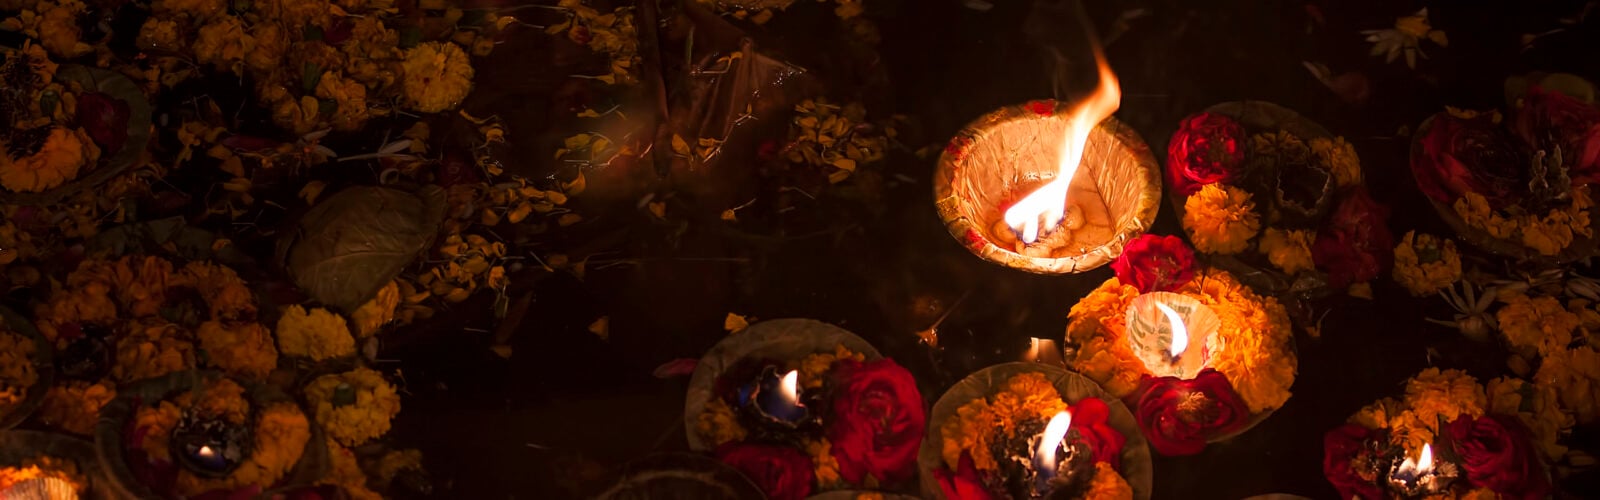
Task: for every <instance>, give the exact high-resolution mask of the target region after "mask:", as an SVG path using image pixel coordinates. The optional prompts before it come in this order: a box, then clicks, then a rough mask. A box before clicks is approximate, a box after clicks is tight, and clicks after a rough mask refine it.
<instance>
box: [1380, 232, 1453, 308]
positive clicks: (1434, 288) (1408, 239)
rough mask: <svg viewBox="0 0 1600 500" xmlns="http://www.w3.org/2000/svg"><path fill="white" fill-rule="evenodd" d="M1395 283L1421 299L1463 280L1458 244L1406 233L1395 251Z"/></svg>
mask: <svg viewBox="0 0 1600 500" xmlns="http://www.w3.org/2000/svg"><path fill="white" fill-rule="evenodd" d="M1394 280H1395V282H1397V283H1400V286H1403V287H1405V288H1406V290H1409V291H1410V292H1411V294H1412V295H1415V296H1418V297H1422V296H1425V295H1432V294H1434V293H1438V292H1439V291H1440V290H1443V289H1445V288H1449V287H1450V286H1451V285H1454V284H1455V283H1456V281H1460V280H1461V254H1459V253H1457V252H1456V242H1455V241H1454V240H1448V239H1443V238H1439V237H1436V236H1433V235H1430V234H1417V232H1416V231H1408V232H1406V236H1405V238H1402V239H1401V240H1400V245H1399V246H1396V247H1395V248H1394Z"/></svg>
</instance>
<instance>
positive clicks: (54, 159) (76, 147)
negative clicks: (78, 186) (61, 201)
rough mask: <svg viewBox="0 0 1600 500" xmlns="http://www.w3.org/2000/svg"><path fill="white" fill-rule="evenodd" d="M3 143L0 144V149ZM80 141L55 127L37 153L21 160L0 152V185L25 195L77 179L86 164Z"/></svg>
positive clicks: (71, 133)
mask: <svg viewBox="0 0 1600 500" xmlns="http://www.w3.org/2000/svg"><path fill="white" fill-rule="evenodd" d="M5 146H6V144H5V143H4V142H3V141H0V148H3V147H5ZM87 161H88V160H87V155H86V154H85V147H84V144H83V141H82V140H81V139H79V137H78V135H77V134H74V133H73V132H72V131H71V130H67V129H65V128H62V127H55V128H54V129H52V130H50V136H49V137H47V138H46V139H45V141H44V146H43V147H40V148H39V151H38V152H36V153H34V154H31V155H28V156H24V157H22V158H12V157H11V155H9V154H5V153H0V186H3V187H5V188H6V189H9V190H12V191H18V192H25V193H37V192H40V191H44V190H47V189H50V188H54V187H56V186H60V185H62V184H65V183H66V182H67V181H70V180H72V179H75V178H77V177H78V170H79V169H81V168H83V166H84V164H85V163H87Z"/></svg>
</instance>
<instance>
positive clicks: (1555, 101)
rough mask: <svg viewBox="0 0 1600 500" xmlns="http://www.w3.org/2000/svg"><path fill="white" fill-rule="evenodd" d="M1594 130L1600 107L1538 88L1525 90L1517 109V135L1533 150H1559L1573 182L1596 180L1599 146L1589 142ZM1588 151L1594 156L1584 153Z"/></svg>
mask: <svg viewBox="0 0 1600 500" xmlns="http://www.w3.org/2000/svg"><path fill="white" fill-rule="evenodd" d="M1596 127H1600V108H1596V107H1594V106H1591V105H1588V104H1585V103H1584V102H1583V101H1579V100H1577V99H1574V98H1572V97H1569V96H1567V95H1566V94H1562V93H1560V92H1553V91H1548V90H1545V89H1543V88H1540V87H1538V86H1534V87H1532V88H1529V89H1528V94H1527V95H1526V96H1524V97H1523V101H1522V107H1521V108H1520V109H1518V110H1517V121H1516V132H1517V136H1518V137H1521V138H1522V140H1523V141H1525V142H1527V143H1528V144H1529V145H1531V146H1533V148H1534V149H1537V150H1543V151H1551V152H1553V151H1554V150H1555V148H1557V147H1560V148H1561V156H1562V159H1563V161H1564V162H1566V165H1567V168H1568V169H1570V170H1569V173H1570V174H1571V175H1572V180H1573V182H1574V183H1583V184H1587V183H1590V182H1596V181H1600V165H1596V158H1595V156H1596V155H1597V154H1600V145H1594V143H1593V139H1594V137H1595V130H1596ZM1591 148H1594V149H1595V150H1596V153H1595V154H1589V153H1588V150H1589V149H1591Z"/></svg>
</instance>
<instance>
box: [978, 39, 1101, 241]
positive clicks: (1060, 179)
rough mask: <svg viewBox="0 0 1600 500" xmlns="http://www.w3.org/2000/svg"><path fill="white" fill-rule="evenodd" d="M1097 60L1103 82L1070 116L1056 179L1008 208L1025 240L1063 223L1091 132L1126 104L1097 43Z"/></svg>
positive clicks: (1009, 221)
mask: <svg viewBox="0 0 1600 500" xmlns="http://www.w3.org/2000/svg"><path fill="white" fill-rule="evenodd" d="M1094 62H1095V66H1096V67H1097V68H1098V70H1099V73H1100V83H1099V85H1098V86H1097V87H1096V88H1095V90H1094V92H1093V93H1091V94H1089V96H1088V97H1086V98H1084V99H1083V100H1082V101H1079V102H1078V104H1077V107H1075V108H1073V110H1072V113H1071V114H1070V115H1068V116H1067V135H1066V137H1064V138H1063V140H1062V143H1061V163H1060V164H1059V166H1057V167H1056V169H1057V170H1056V177H1055V179H1053V180H1051V181H1050V183H1048V184H1045V185H1044V186H1043V187H1040V188H1039V189H1038V190H1037V191H1034V192H1032V193H1029V194H1028V196H1027V197H1024V198H1023V199H1022V200H1021V201H1018V202H1017V204H1016V205H1012V206H1011V208H1010V209H1008V210H1006V214H1005V220H1006V224H1007V225H1009V226H1011V228H1012V229H1015V230H1017V231H1018V232H1020V233H1022V234H1021V239H1022V241H1023V242H1024V243H1033V242H1034V241H1036V240H1038V239H1039V235H1040V233H1041V232H1043V233H1048V232H1050V230H1051V229H1054V228H1055V227H1056V225H1057V224H1060V223H1061V218H1062V217H1063V216H1064V215H1065V213H1066V209H1067V187H1068V186H1070V185H1071V184H1072V177H1073V176H1074V175H1076V174H1077V173H1078V166H1079V164H1080V163H1082V162H1083V150H1084V146H1085V145H1086V144H1088V142H1089V133H1090V132H1092V131H1094V127H1095V125H1098V124H1099V123H1100V122H1101V121H1102V120H1105V119H1106V117H1108V116H1111V114H1112V113H1115V112H1116V111H1117V108H1118V107H1120V106H1121V105H1122V87H1120V86H1119V85H1117V75H1116V74H1115V73H1112V72H1111V66H1110V65H1107V64H1106V60H1105V54H1102V53H1101V52H1100V45H1099V44H1095V45H1094Z"/></svg>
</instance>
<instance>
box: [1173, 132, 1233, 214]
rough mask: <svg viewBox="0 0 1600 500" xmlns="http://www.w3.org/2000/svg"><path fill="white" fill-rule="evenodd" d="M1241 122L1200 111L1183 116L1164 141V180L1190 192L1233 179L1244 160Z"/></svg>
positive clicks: (1176, 189)
mask: <svg viewBox="0 0 1600 500" xmlns="http://www.w3.org/2000/svg"><path fill="white" fill-rule="evenodd" d="M1244 140H1245V133H1244V126H1242V125H1239V122H1237V121H1234V120H1233V118H1229V117H1227V116H1224V115H1219V114H1216V113H1200V114H1196V115H1192V116H1190V117H1188V118H1185V119H1184V120H1183V124H1181V125H1179V126H1178V131H1177V132H1174V133H1173V134H1172V142H1171V143H1168V144H1167V181H1168V183H1170V184H1172V189H1173V191H1175V192H1177V193H1178V194H1181V195H1183V196H1189V195H1191V194H1194V193H1195V192H1196V191H1199V190H1200V188H1201V187H1204V186H1206V185H1208V184H1215V183H1218V182H1227V181H1229V180H1232V179H1233V176H1234V174H1235V173H1237V172H1238V171H1239V166H1240V165H1241V164H1243V163H1244V151H1245V147H1244V144H1243V142H1244Z"/></svg>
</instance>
